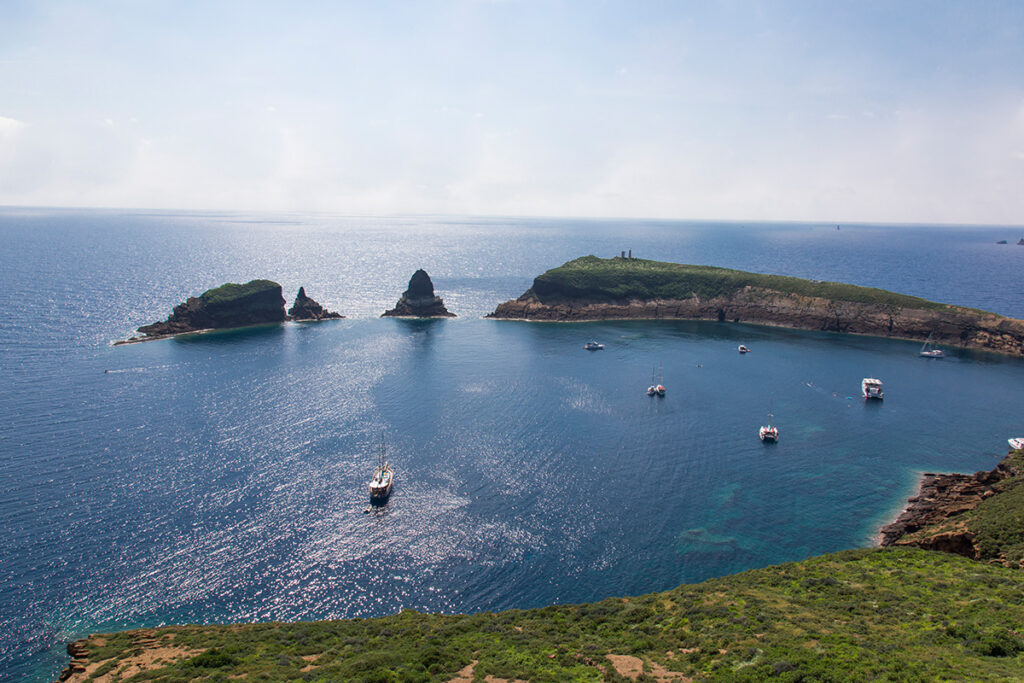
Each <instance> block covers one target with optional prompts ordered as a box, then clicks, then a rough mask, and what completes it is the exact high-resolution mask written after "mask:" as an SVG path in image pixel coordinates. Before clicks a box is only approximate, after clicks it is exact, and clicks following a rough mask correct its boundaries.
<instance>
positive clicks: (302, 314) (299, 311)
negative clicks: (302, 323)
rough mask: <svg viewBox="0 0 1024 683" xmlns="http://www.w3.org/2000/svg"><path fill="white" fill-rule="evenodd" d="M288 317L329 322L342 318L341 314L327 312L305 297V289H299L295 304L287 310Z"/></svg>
mask: <svg viewBox="0 0 1024 683" xmlns="http://www.w3.org/2000/svg"><path fill="white" fill-rule="evenodd" d="M288 317H289V318H291V319H292V320H331V319H337V318H344V317H345V316H343V315H342V314H341V313H335V312H333V311H328V310H327V309H325V308H324V307H323V306H321V305H320V304H319V303H318V302H316V301H314V300H313V299H310V298H309V297H308V296H306V288H305V287H299V293H298V294H297V295H296V296H295V303H294V304H292V307H291V308H289V309H288Z"/></svg>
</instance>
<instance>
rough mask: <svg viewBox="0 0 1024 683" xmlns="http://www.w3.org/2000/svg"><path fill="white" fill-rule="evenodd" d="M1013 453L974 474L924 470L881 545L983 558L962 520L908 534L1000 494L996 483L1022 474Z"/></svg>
mask: <svg viewBox="0 0 1024 683" xmlns="http://www.w3.org/2000/svg"><path fill="white" fill-rule="evenodd" d="M1012 455H1013V453H1012V452H1011V453H1010V454H1008V455H1007V456H1006V457H1005V458H1003V460H1002V461H1000V463H999V464H998V465H996V467H995V468H993V469H992V470H989V471H980V472H976V473H974V474H956V473H952V474H935V473H933V472H926V473H925V474H923V475H922V477H921V483H920V485H919V488H918V492H917V494H916V495H914V496H912V497H911V498H908V499H907V503H908V505H907V507H906V508H904V510H903V512H901V513H900V514H899V516H898V517H897V518H896V519H895V520H894V521H893V522H891V523H889V524H887V525H885V526H883V527H882V528H881V529H880V530H879V542H878V545H880V546H882V547H886V546H893V545H897V546H899V545H902V546H915V547H918V548H923V549H925V550H940V551H943V552H948V553H956V554H958V555H964V556H965V557H969V558H971V559H975V560H977V559H980V558H981V553H980V551H979V549H978V548H977V546H976V545H975V544H974V535H973V534H972V533H971V532H970V530H968V529H967V528H966V525H963V524H960V525H956V524H954V528H944V529H942V530H939V531H937V532H936V533H934V534H931V535H925V536H923V537H921V538H914V539H907V538H906V537H907V536H909V535H911V534H914V533H916V532H918V531H921V530H922V529H927V528H929V527H933V526H935V525H937V524H940V523H943V522H947V521H951V522H956V521H957V520H956V518H957V516H958V515H961V514H962V513H964V512H967V511H969V510H973V509H974V508H976V507H977V506H978V505H979V504H980V503H981V502H982V501H983V500H986V499H988V498H991V497H992V496H995V495H998V493H999V491H998V490H997V487H996V485H997V484H998V483H999V482H1001V481H1003V480H1004V479H1008V478H1009V477H1014V476H1019V475H1020V474H1022V473H1021V472H1019V471H1018V470H1017V469H1016V467H1014V465H1013V464H1012V463H1011V457H1012Z"/></svg>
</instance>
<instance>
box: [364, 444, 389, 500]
mask: <svg viewBox="0 0 1024 683" xmlns="http://www.w3.org/2000/svg"><path fill="white" fill-rule="evenodd" d="M386 455H387V445H386V444H385V443H384V432H381V433H380V455H379V457H378V461H377V472H376V473H375V474H374V475H373V479H371V480H370V501H371V502H374V503H383V502H384V501H386V500H387V499H388V496H389V495H391V485H392V484H393V483H394V481H395V471H394V470H393V469H391V465H389V464H388V462H387V460H385V457H386Z"/></svg>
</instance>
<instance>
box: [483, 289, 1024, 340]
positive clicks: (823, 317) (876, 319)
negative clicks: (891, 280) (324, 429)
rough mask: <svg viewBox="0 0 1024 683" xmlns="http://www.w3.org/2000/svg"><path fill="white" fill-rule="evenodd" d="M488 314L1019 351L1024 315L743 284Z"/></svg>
mask: <svg viewBox="0 0 1024 683" xmlns="http://www.w3.org/2000/svg"><path fill="white" fill-rule="evenodd" d="M487 317H489V318H504V319H519V320H548V321H563V322H573V321H585V320H628V319H644V320H661V319H685V320H717V321H720V322H744V323H754V324H758V325H775V326H779V327H792V328H796V329H803V330H822V331H830V332H845V333H851V334H866V335H872V336H878V337H897V338H901V339H919V340H924V339H926V338H927V337H928V335H929V334H931V335H932V340H933V341H934V342H935V343H938V344H946V345H953V346H960V347H965V348H977V349H985V350H988V351H997V352H999V353H1006V354H1010V355H1016V356H1021V355H1024V321H1021V320H1015V319H1013V318H1004V317H1002V316H999V315H995V314H993V313H985V312H982V311H973V310H971V309H966V308H960V307H957V306H947V307H945V308H942V309H939V310H922V309H913V308H906V307H900V306H894V305H888V304H864V303H855V302H849V301H833V300H829V299H822V298H817V297H807V296H800V295H796V294H787V293H782V292H776V291H772V290H766V289H761V288H757V287H749V286H748V287H744V288H743V289H741V290H739V291H737V292H735V293H734V294H733V295H731V296H728V297H716V298H712V299H700V298H699V297H697V296H693V297H692V298H689V299H683V300H655V301H629V302H621V303H608V302H600V301H586V300H572V301H570V300H564V299H563V300H548V301H546V302H544V301H541V300H540V299H539V298H538V297H537V296H536V295H535V294H534V293H533V292H532V291H530V292H527V293H526V294H524V295H523V296H521V297H519V298H518V299H513V300H512V301H506V302H505V303H503V304H501V305H499V306H498V307H497V309H495V311H494V312H493V313H491V314H489V315H488V316H487Z"/></svg>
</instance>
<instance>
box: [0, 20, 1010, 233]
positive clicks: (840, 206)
mask: <svg viewBox="0 0 1024 683" xmlns="http://www.w3.org/2000/svg"><path fill="white" fill-rule="evenodd" d="M0 205H6V206H68V207H126V208H162V209H197V210H242V211H261V210H274V211H276V210H286V211H324V212H337V213H344V214H348V215H363V214H381V215H389V214H402V213H432V214H463V215H465V214H472V215H512V216H594V217H637V218H642V217H643V218H667V219H698V220H699V219H723V220H795V221H822V222H826V223H833V222H835V223H839V222H844V221H846V222H903V223H908V222H909V223H987V224H1013V225H1021V224H1024V3H1022V2H1019V1H1018V0H1011V1H1008V2H1003V1H1002V0H981V1H979V0H965V1H962V2H960V1H957V2H943V1H942V0H929V1H927V2H923V1H918V0H899V1H893V0H884V1H876V0H858V1H856V2H853V1H846V0H829V1H828V2H822V1H821V0H806V1H802V0H770V1H763V2H761V1H758V0H744V1H741V0H720V1H715V0H703V1H700V2H696V1H689V0H675V1H665V2H660V1H656V0H621V1H618V0H607V1H604V0H579V1H575V0H564V1H559V0H551V1H546V0H415V1H414V0H409V1H408V2H392V1H390V0H375V1H374V2H365V1H362V0H360V1H358V2H356V1H352V2H349V1H347V0H330V1H328V0H324V1H319V0H305V1H304V2H284V1H280V2H271V1H268V0H195V1H193V0H90V1H89V2H82V1H81V0H45V1H44V0H37V1H33V2H30V1H24V0H4V1H3V2H2V3H0Z"/></svg>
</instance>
